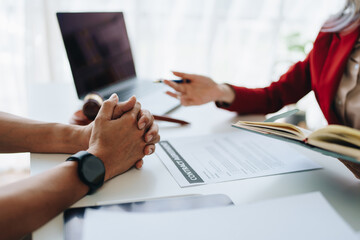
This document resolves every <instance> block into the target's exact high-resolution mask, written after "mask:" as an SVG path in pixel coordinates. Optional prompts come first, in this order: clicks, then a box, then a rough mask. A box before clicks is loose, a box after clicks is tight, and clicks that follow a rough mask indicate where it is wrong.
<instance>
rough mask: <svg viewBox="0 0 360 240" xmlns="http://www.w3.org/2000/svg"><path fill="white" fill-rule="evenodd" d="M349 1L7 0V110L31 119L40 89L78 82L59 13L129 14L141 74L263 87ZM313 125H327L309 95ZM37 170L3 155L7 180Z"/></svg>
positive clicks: (3, 69)
mask: <svg viewBox="0 0 360 240" xmlns="http://www.w3.org/2000/svg"><path fill="white" fill-rule="evenodd" d="M344 3H345V0H101V1H100V0H1V1H0V31H1V32H2V34H1V37H0V111H5V112H10V113H14V114H18V115H21V116H25V117H26V116H28V114H29V113H28V109H29V106H28V104H27V102H28V101H27V94H28V88H29V86H30V85H31V84H34V83H51V82H57V83H59V82H69V83H71V82H72V75H71V72H70V66H69V63H68V60H67V58H66V53H65V49H64V46H63V42H62V39H61V35H60V31H59V27H58V24H57V20H56V16H55V13H56V12H67V11H71V12H86V11H87V12H93V11H123V12H124V15H125V21H126V24H127V30H128V33H129V37H130V41H131V45H132V49H133V54H134V58H135V66H136V70H137V74H138V76H139V77H140V78H145V79H149V80H154V79H157V78H159V77H170V76H171V72H170V71H171V70H177V71H185V72H190V73H197V74H204V75H207V76H210V77H212V78H213V79H214V80H215V81H217V82H227V83H232V84H237V85H242V86H247V87H263V86H266V85H268V84H269V83H270V82H272V81H276V80H277V79H278V78H279V76H280V75H281V74H283V73H284V72H285V71H286V70H287V69H288V67H289V66H290V65H291V64H293V63H294V62H296V61H299V60H302V59H304V57H305V56H306V54H307V53H308V52H309V51H310V50H311V48H312V42H313V41H314V40H315V38H316V35H317V33H318V32H319V30H320V28H321V25H322V24H323V23H324V21H326V19H327V18H328V17H329V16H330V15H331V14H334V13H336V12H337V11H340V10H341V9H342V7H343V6H344ZM297 107H299V108H300V109H301V110H303V111H304V112H305V113H306V117H307V118H306V124H307V126H308V127H309V128H310V129H316V128H319V127H321V126H323V125H325V124H326V121H325V120H324V118H323V116H322V114H321V112H320V110H319V109H318V106H317V104H316V102H315V99H314V96H313V94H312V93H310V94H309V95H308V96H306V97H305V98H304V99H302V100H301V101H300V102H299V103H298V104H297ZM28 174H29V154H28V153H22V154H0V184H4V183H6V182H9V181H13V180H16V179H18V178H20V177H23V176H24V175H28Z"/></svg>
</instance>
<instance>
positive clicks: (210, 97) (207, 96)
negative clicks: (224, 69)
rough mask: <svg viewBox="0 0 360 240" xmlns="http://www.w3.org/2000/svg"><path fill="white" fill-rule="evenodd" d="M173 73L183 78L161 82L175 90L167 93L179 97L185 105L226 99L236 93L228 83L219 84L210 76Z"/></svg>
mask: <svg viewBox="0 0 360 240" xmlns="http://www.w3.org/2000/svg"><path fill="white" fill-rule="evenodd" d="M173 74H174V75H175V76H177V77H180V78H181V79H180V80H162V81H161V82H163V83H164V84H166V85H168V86H169V87H171V88H173V89H174V90H175V92H171V91H167V92H166V94H167V95H169V96H171V97H174V98H177V99H179V100H180V102H181V104H182V105H184V106H191V105H202V104H205V103H208V102H212V101H224V100H228V99H227V98H228V97H229V95H231V94H233V95H235V94H234V93H233V92H232V90H231V88H230V87H229V86H228V85H223V84H217V83H215V82H214V81H213V80H212V79H211V78H209V77H205V76H202V75H196V74H188V73H181V72H173ZM178 81H180V82H178ZM230 97H231V96H230ZM233 98H234V97H233ZM230 100H231V99H230ZM232 100H233V99H232ZM232 100H231V101H232Z"/></svg>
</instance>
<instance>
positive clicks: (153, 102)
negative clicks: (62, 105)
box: [57, 12, 179, 115]
mask: <svg viewBox="0 0 360 240" xmlns="http://www.w3.org/2000/svg"><path fill="white" fill-rule="evenodd" d="M57 19H58V22H59V26H60V30H61V35H62V38H63V41H64V45H65V49H66V53H67V57H68V60H69V63H70V67H71V72H72V75H73V79H74V84H75V88H76V92H77V95H78V97H79V99H84V97H85V96H86V95H87V94H88V93H91V92H96V93H98V94H100V95H101V96H102V97H103V98H104V99H107V98H109V97H110V95H111V94H112V93H114V92H115V93H117V94H118V96H119V99H120V101H125V100H127V99H128V98H129V97H131V96H132V95H135V96H136V97H137V99H138V101H140V103H141V105H142V107H143V108H144V109H148V110H150V111H151V112H152V113H153V114H158V115H163V114H166V113H168V112H170V111H171V110H173V109H175V108H176V107H178V106H179V101H177V100H176V99H173V98H171V97H169V96H167V95H166V94H165V93H164V92H165V91H166V89H167V87H166V86H164V85H162V84H156V83H153V82H151V81H146V80H139V79H137V77H136V70H135V64H134V59H133V55H132V51H131V46H130V41H129V37H128V34H127V31H126V24H125V19H124V14H123V13H122V12H82V13H69V12H66V13H65V12H62V13H57Z"/></svg>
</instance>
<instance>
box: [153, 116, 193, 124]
mask: <svg viewBox="0 0 360 240" xmlns="http://www.w3.org/2000/svg"><path fill="white" fill-rule="evenodd" d="M153 116H154V119H155V120H158V121H166V122H173V123H179V124H180V125H188V124H190V123H189V122H186V121H183V120H179V119H175V118H170V117H165V116H159V115H153Z"/></svg>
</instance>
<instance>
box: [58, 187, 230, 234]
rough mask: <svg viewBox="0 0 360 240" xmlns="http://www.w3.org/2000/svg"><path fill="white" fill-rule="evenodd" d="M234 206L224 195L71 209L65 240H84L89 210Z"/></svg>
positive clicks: (66, 217)
mask: <svg viewBox="0 0 360 240" xmlns="http://www.w3.org/2000/svg"><path fill="white" fill-rule="evenodd" d="M231 205H234V203H233V202H232V200H231V199H230V198H229V197H228V196H227V195H224V194H211V195H191V196H181V197H169V198H160V199H152V200H145V201H138V202H129V203H119V204H109V205H101V206H89V207H80V208H70V209H67V210H65V212H64V237H65V240H78V239H82V232H83V224H84V214H85V210H86V209H87V208H91V209H93V210H108V211H112V212H164V211H179V210H191V209H200V208H211V207H222V206H231Z"/></svg>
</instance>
